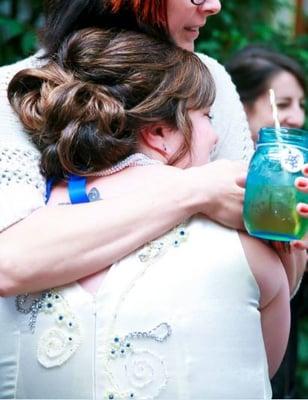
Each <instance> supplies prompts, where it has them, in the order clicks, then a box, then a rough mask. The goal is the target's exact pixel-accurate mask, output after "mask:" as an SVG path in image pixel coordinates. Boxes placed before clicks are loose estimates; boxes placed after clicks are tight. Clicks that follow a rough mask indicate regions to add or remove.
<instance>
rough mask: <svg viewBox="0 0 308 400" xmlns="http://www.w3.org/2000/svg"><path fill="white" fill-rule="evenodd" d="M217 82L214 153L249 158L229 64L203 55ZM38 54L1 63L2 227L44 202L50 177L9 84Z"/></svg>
mask: <svg viewBox="0 0 308 400" xmlns="http://www.w3.org/2000/svg"><path fill="white" fill-rule="evenodd" d="M200 58H201V59H202V60H203V62H204V63H205V64H206V65H207V66H208V68H209V70H210V71H211V73H212V75H213V77H214V79H215V82H216V89H217V95H216V100H215V103H214V105H213V107H212V114H213V117H214V118H213V126H214V129H215V130H216V132H217V133H218V135H219V142H218V145H217V147H216V149H215V152H214V156H213V158H214V159H215V158H228V159H232V160H236V159H248V158H249V157H250V156H251V154H252V151H253V146H252V142H251V140H250V134H249V129H248V124H247V120H246V116H245V113H244V110H243V107H242V105H241V103H240V100H239V96H238V94H237V93H236V90H235V87H234V85H233V84H232V82H231V79H230V77H229V75H228V74H227V73H226V71H225V69H224V68H223V67H222V66H221V65H220V64H219V63H217V61H215V60H213V59H212V58H210V57H207V56H205V55H200ZM40 63H41V61H40V60H39V59H38V54H36V55H34V56H32V57H29V58H27V59H25V60H22V61H19V62H17V63H16V64H13V65H10V66H4V67H1V68H0V124H1V134H0V135H1V136H0V137H1V141H0V231H2V230H4V229H6V228H7V227H9V226H10V225H12V224H14V223H16V222H17V221H19V220H21V219H23V218H25V217H26V216H27V215H29V214H30V213H31V212H33V211H34V210H35V209H37V208H39V207H42V206H43V205H44V200H45V181H44V179H43V177H42V176H41V174H40V171H39V160H40V154H39V152H38V150H37V149H36V148H35V147H34V145H33V144H32V143H31V142H30V140H29V138H28V136H27V134H26V133H25V132H24V130H23V128H22V126H21V124H20V123H19V121H18V119H17V117H16V116H15V114H14V112H13V111H12V109H11V107H10V105H9V102H8V100H7V87H8V84H9V82H10V80H11V79H12V77H13V76H14V75H15V74H16V73H17V72H18V71H20V70H22V69H24V68H29V67H35V66H38V65H39V64H40Z"/></svg>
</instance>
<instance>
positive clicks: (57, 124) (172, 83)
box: [8, 28, 215, 178]
mask: <svg viewBox="0 0 308 400" xmlns="http://www.w3.org/2000/svg"><path fill="white" fill-rule="evenodd" d="M214 97H215V86H214V82H213V78H212V76H211V75H210V73H209V71H208V69H207V68H206V66H205V65H204V64H203V63H202V62H201V61H200V60H199V58H198V57H197V56H195V55H194V54H192V53H191V52H188V51H186V50H182V49H180V48H178V47H176V46H173V45H171V44H169V43H166V42H164V41H159V40H156V39H154V38H150V37H147V36H146V35H144V34H141V33H136V32H127V31H126V32H124V31H123V32H115V31H113V30H101V29H97V28H91V29H84V30H80V31H78V32H75V33H74V34H72V35H71V36H70V37H68V38H67V40H66V41H65V42H64V43H63V45H62V46H61V47H60V49H59V51H58V53H57V54H56V55H55V57H54V59H53V60H52V61H49V62H48V63H47V64H46V65H44V66H42V67H41V68H35V69H26V70H23V71H20V72H19V73H17V74H16V75H15V76H14V78H13V79H12V81H11V82H10V84H9V88H8V98H9V101H10V103H11V105H12V107H13V109H14V110H15V112H16V113H17V114H18V116H19V118H20V120H21V122H22V124H23V125H24V127H25V129H26V130H27V131H28V132H29V133H30V135H31V137H32V139H33V141H34V143H35V144H36V145H37V146H38V148H39V149H40V150H41V153H42V161H41V168H42V172H43V174H44V175H45V176H46V177H51V176H53V177H56V178H63V177H65V176H66V175H67V174H68V173H73V174H77V175H91V173H93V172H97V171H100V170H102V169H105V168H108V167H110V166H112V165H113V164H115V163H116V162H118V161H120V160H121V159H123V158H125V157H127V156H128V155H130V154H132V153H133V152H135V151H136V150H137V148H138V147H137V146H138V133H139V132H140V129H141V128H144V127H146V126H151V125H153V124H156V123H161V122H162V121H163V122H164V123H165V124H166V125H167V126H169V127H170V128H171V129H180V130H181V131H182V132H183V136H184V145H183V147H182V148H181V149H180V150H179V151H178V152H177V154H176V155H175V156H174V157H173V160H172V161H171V163H174V162H176V161H177V160H178V159H180V158H181V157H182V156H183V155H184V154H186V152H188V151H189V150H190V145H191V128H192V127H191V121H190V118H189V116H188V110H189V109H200V108H204V107H207V106H210V105H211V104H212V102H213V100H214Z"/></svg>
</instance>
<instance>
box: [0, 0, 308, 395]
mask: <svg viewBox="0 0 308 400" xmlns="http://www.w3.org/2000/svg"><path fill="white" fill-rule="evenodd" d="M145 1H146V0H145ZM282 7H288V0H236V1H230V0H222V8H223V11H222V12H221V13H220V14H219V15H218V16H215V17H214V18H209V19H208V22H207V27H206V29H204V30H203V32H202V35H201V36H200V38H199V40H198V43H197V50H198V51H201V52H205V53H207V54H208V55H210V56H212V57H214V58H216V59H218V60H219V61H221V62H222V63H224V62H225V61H226V60H227V59H228V58H229V57H230V55H232V54H233V53H234V52H235V51H236V50H238V49H240V48H241V47H243V46H245V45H247V44H249V43H265V44H268V45H269V46H271V47H273V48H275V49H277V50H280V51H283V52H284V53H286V54H288V55H290V56H292V57H294V58H296V59H297V60H298V61H299V62H300V64H301V65H302V66H303V68H304V69H305V71H306V73H307V76H308V36H307V35H303V36H299V37H296V38H295V37H294V36H293V35H292V32H290V29H288V28H287V27H286V26H284V25H283V24H282V23H280V24H278V23H276V24H273V22H272V21H273V17H274V16H275V15H276V14H277V12H278V11H279V10H281V9H282ZM41 9H42V0H0V49H1V51H0V65H4V64H9V63H12V62H14V61H16V60H18V59H21V58H24V57H26V56H28V55H29V54H31V53H33V52H34V51H35V50H36V48H37V40H36V32H37V30H38V28H39V27H40V26H41V25H42V21H43V19H42V13H41V11H42V10H41ZM306 128H308V125H307V122H306ZM299 350H300V368H299V370H298V387H299V393H298V397H299V398H306V399H307V398H308V318H307V317H306V318H304V319H303V320H302V321H301V329H300V343H299Z"/></svg>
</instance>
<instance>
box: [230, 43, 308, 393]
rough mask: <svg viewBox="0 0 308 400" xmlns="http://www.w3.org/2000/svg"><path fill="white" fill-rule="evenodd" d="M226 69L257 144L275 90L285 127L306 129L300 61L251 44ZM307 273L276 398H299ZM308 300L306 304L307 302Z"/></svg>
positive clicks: (295, 308) (293, 313)
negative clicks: (300, 340) (298, 372)
mask: <svg viewBox="0 0 308 400" xmlns="http://www.w3.org/2000/svg"><path fill="white" fill-rule="evenodd" d="M226 69H227V71H228V72H229V73H230V75H231V78H232V80H233V82H234V84H235V86H236V88H237V90H238V92H239V95H240V98H241V101H242V102H243V105H244V108H245V111H246V114H247V117H248V123H249V127H250V130H251V135H252V139H253V141H254V143H256V141H257V140H258V132H259V130H260V128H262V127H264V126H273V115H272V108H271V105H270V101H269V94H268V91H269V89H270V88H272V89H273V90H274V91H275V95H276V103H277V108H278V118H279V122H280V124H281V126H285V127H290V128H299V129H300V128H303V126H304V122H305V98H306V95H307V83H306V79H305V75H304V71H303V70H302V68H301V66H300V65H299V64H298V62H297V61H295V60H294V59H292V58H290V57H288V56H286V55H284V54H281V53H279V52H277V51H275V50H273V49H270V48H267V47H263V46H259V45H250V46H247V47H245V48H243V49H242V50H240V51H239V52H238V53H236V54H234V56H233V57H232V58H231V59H230V60H229V61H228V62H227V64H226ZM307 278H308V277H307V272H306V274H305V275H304V278H303V282H302V284H301V287H300V289H299V291H298V292H297V294H296V295H295V296H294V298H293V299H292V301H291V332H290V338H289V344H288V348H287V352H286V354H285V357H284V360H283V363H282V365H281V367H280V369H279V370H278V372H277V374H276V376H275V377H274V378H273V380H272V386H273V395H274V398H279V399H280V398H287V399H290V398H297V396H298V395H297V392H296V366H297V361H298V323H299V320H300V318H301V316H304V315H305V314H306V315H307V310H308V303H307V294H308V279H307ZM305 299H306V303H305Z"/></svg>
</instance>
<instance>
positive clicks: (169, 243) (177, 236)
mask: <svg viewBox="0 0 308 400" xmlns="http://www.w3.org/2000/svg"><path fill="white" fill-rule="evenodd" d="M186 240H187V230H186V225H184V224H181V225H179V226H177V227H176V228H174V229H173V230H172V231H170V232H169V233H167V234H166V235H164V236H162V237H161V238H159V239H157V240H153V241H152V242H150V243H148V244H147V245H145V246H144V247H143V248H142V249H141V250H140V252H139V253H138V258H139V260H140V261H141V262H147V261H149V260H151V259H153V258H156V257H158V256H161V255H163V254H164V253H165V252H166V251H167V250H168V249H169V248H170V247H179V246H180V245H181V244H182V243H183V242H185V241H186Z"/></svg>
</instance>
